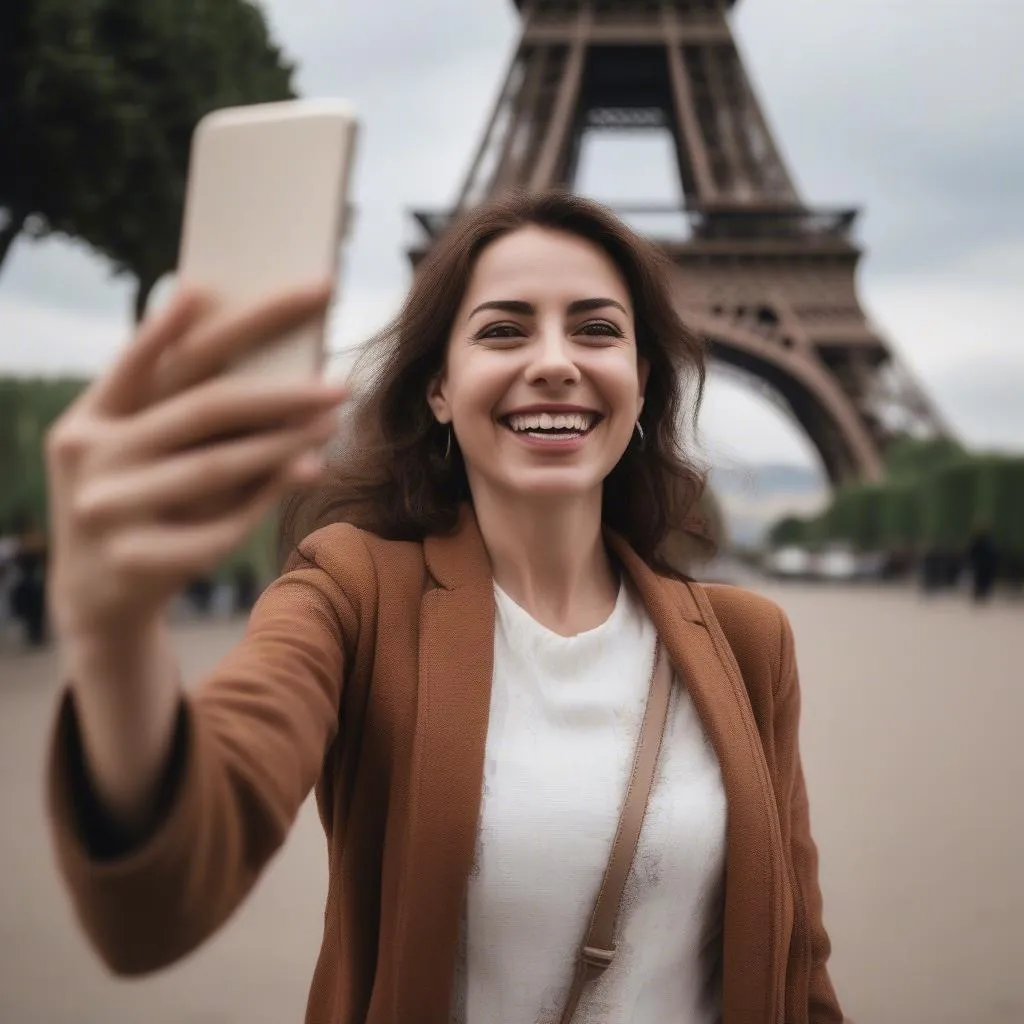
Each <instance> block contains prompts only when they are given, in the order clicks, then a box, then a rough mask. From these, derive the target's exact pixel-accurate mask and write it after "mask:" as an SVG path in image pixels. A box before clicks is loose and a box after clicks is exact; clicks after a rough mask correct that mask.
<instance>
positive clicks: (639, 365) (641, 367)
mask: <svg viewBox="0 0 1024 1024" xmlns="http://www.w3.org/2000/svg"><path fill="white" fill-rule="evenodd" d="M650 376H651V364H650V362H648V361H647V360H646V359H644V358H643V357H642V356H641V357H640V358H639V359H637V362H636V377H637V385H638V388H637V391H638V393H637V403H636V414H637V416H639V415H640V411H641V410H642V409H643V407H644V393H645V392H646V391H647V380H648V378H649V377H650Z"/></svg>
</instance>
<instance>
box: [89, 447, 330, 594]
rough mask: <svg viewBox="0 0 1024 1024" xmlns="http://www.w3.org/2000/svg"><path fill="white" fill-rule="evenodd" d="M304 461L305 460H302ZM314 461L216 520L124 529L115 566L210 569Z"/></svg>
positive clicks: (172, 574) (190, 572)
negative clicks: (125, 530)
mask: <svg viewBox="0 0 1024 1024" xmlns="http://www.w3.org/2000/svg"><path fill="white" fill-rule="evenodd" d="M300 461H301V460H300ZM309 475H310V473H309V467H308V466H307V468H306V469H305V470H300V469H299V468H298V464H290V465H289V466H287V467H285V468H284V469H282V470H281V471H280V472H279V473H278V474H276V475H275V476H274V477H272V478H271V479H270V480H268V481H267V482H266V483H264V484H263V485H262V486H261V487H260V488H259V489H258V490H256V492H255V493H254V494H253V495H252V497H251V498H250V499H249V500H248V501H247V502H246V503H245V504H244V505H242V506H240V507H238V508H236V509H234V510H232V511H231V512H230V513H228V514H227V515H224V516H221V517H219V518H217V519H215V520H212V521H209V522H205V523H196V524H191V523H190V524H185V525H162V524H152V525H146V526H141V527H139V528H137V529H134V530H131V531H128V532H126V533H124V534H122V535H120V536H119V537H118V538H117V540H116V541H115V542H114V543H113V544H112V546H111V548H110V549H109V556H110V559H111V561H112V563H113V565H114V566H115V568H116V569H117V570H118V571H119V572H122V573H125V574H127V575H129V576H132V575H137V576H146V577H149V578H152V577H154V576H160V577H164V578H165V579H171V580H173V581H180V582H182V583H183V582H185V581H186V580H188V579H190V578H191V577H193V576H195V575H197V574H199V573H203V572H207V571H208V570H209V569H210V568H211V566H214V565H216V564H217V563H218V562H219V561H221V559H223V558H224V557H225V556H226V555H228V554H229V553H230V552H231V551H232V550H233V549H234V548H235V547H237V546H238V544H239V543H240V542H241V541H242V540H244V539H245V537H246V536H247V535H248V534H249V533H250V532H251V531H252V530H254V529H255V528H256V527H257V526H258V525H259V524H260V523H261V522H262V521H263V519H264V518H265V517H266V516H267V515H269V513H270V512H271V510H272V509H273V507H274V505H275V504H276V502H277V501H278V500H279V499H280V498H281V496H282V495H283V494H284V493H285V492H286V491H287V490H289V489H290V488H291V487H294V486H295V483H296V478H297V477H302V478H303V479H308V477H309Z"/></svg>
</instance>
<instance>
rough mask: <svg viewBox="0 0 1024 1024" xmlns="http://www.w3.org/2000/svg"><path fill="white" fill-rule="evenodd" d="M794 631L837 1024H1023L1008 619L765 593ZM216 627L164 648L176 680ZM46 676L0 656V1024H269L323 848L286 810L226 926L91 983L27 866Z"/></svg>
mask: <svg viewBox="0 0 1024 1024" xmlns="http://www.w3.org/2000/svg"><path fill="white" fill-rule="evenodd" d="M772 594H773V596H775V597H777V598H778V599H779V600H781V601H782V603H783V604H784V605H785V607H786V608H787V609H788V611H789V613H790V616H791V618H792V620H793V623H794V626H795V628H796V633H797V640H798V645H799V658H800V665H801V671H802V676H803V686H804V726H803V743H804V757H805V764H806V770H807V774H808V778H809V786H810V790H811V800H812V810H813V817H814V823H815V833H816V836H817V839H818V843H819V846H820V848H821V853H822V881H823V886H824V890H825V898H826V917H827V922H828V925H829V929H830V931H831V933H832V937H833V942H834V954H833V975H834V978H835V981H836V985H837V987H838V989H839V991H840V993H841V995H842V997H843V1000H844V1003H845V1008H846V1011H847V1013H848V1014H850V1015H851V1016H852V1017H853V1018H854V1019H855V1020H856V1021H857V1022H858V1024H1018V1022H1024V793H1022V790H1024V668H1022V655H1024V641H1022V640H1021V637H1020V631H1021V629H1022V627H1024V604H1020V603H1018V604H1016V605H1013V604H1004V605H1001V606H996V607H994V608H991V609H988V610H985V611H983V612H976V611H974V610H972V609H971V608H969V607H967V606H966V605H965V604H964V603H963V601H962V600H960V599H958V598H951V599H947V598H943V599H942V600H940V601H938V602H935V603H931V604H925V603H923V602H922V601H921V600H919V599H918V598H917V597H916V596H915V595H912V594H909V593H903V592H892V593H880V592H877V591H867V590H856V589H854V590H827V589H813V588H804V587H787V588H778V589H774V590H772ZM238 632H239V627H238V626H236V625H216V624H214V625H200V626H195V625H193V626H187V627H183V628H181V629H180V630H179V633H178V637H179V642H180V646H181V649H182V652H183V658H184V660H185V662H186V665H187V668H188V671H189V672H190V673H191V674H193V675H194V674H196V673H198V672H199V671H201V669H202V667H203V666H205V665H207V664H209V663H210V661H211V660H212V659H214V658H216V657H217V655H218V654H219V653H220V652H222V651H223V650H225V649H226V648H227V647H228V646H229V645H230V644H231V643H232V642H233V641H234V639H235V638H236V637H237V635H238ZM55 676H56V663H55V659H54V658H53V656H52V655H49V654H42V655H19V654H14V653H10V652H8V653H7V654H6V655H5V654H2V653H0V821H2V822H3V827H2V829H0V869H2V871H0V1022H3V1024H94V1022H95V1024H172V1022H173V1024H234V1022H238V1024H287V1022H297V1021H299V1020H301V1015H302V1008H303V1006H304V1001H305V993H306V986H307V982H308V978H309V974H310V971H311V968H312V963H313V959H314V953H315V950H316V948H317V943H318V935H317V932H318V926H319V922H320V919H321V911H322V903H323V898H324V881H325V879H324V849H323V840H322V837H321V835H320V833H319V830H318V826H317V822H316V817H315V814H314V813H313V812H312V808H311V807H309V806H308V805H307V807H306V808H305V809H304V812H303V814H302V816H301V818H300V820H299V822H298V825H297V827H296V829H295V832H294V834H293V835H292V837H291V839H290V840H289V843H288V845H287V846H286V848H285V850H284V852H283V853H282V855H281V856H280V858H279V859H278V860H277V861H276V862H275V864H274V865H273V867H272V869H271V871H270V872H269V874H268V875H267V877H266V878H265V880H264V882H263V883H262V885H261V886H260V888H259V889H258V891H257V892H256V894H255V895H254V897H253V898H252V899H251V900H250V901H249V903H248V904H247V905H246V906H245V908H244V909H243V910H242V912H241V913H240V914H239V915H238V916H237V918H236V919H235V920H234V921H233V922H232V923H231V925H230V926H229V927H228V928H227V929H226V930H225V931H224V932H223V934H221V935H220V936H219V937H218V938H217V939H215V940H214V941H212V942H211V943H210V944H209V945H208V946H207V947H206V948H204V949H203V950H202V951H200V952H199V953H198V954H196V955H195V956H194V957H192V958H191V959H190V960H189V961H188V962H187V963H185V964H184V965H182V966H180V967H178V968H175V969H173V970H171V971H168V972H165V973H164V974H162V975H160V976H159V977H157V978H152V979H147V980H144V981H142V982H133V983H124V982H117V981H114V980H111V979H110V978H108V977H107V976H106V975H105V974H104V972H103V970H102V969H101V968H100V967H99V966H98V965H97V963H96V962H95V960H94V959H93V958H92V956H91V954H90V953H89V952H88V950H87V949H86V947H85V945H84V943H83V941H82V939H81V938H80V936H79V933H78V932H77V930H76V929H75V927H74V925H73V924H72V921H71V919H70V916H69V912H68V908H67V905H66V903H65V901H64V897H63V894H62V892H61V890H60V889H59V887H58V884H57V881H56V878H55V876H54V873H53V868H52V864H51V860H50V852H49V849H48V847H47V843H46V838H45V833H44V827H43V820H42V810H41V806H42V804H41V759H42V748H43V743H44V738H45V734H46V731H47V728H48V726H49V719H50V716H51V713H52V708H53V704H54V697H55V694H56V678H55Z"/></svg>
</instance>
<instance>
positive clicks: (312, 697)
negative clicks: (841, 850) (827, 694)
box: [49, 510, 843, 1024]
mask: <svg viewBox="0 0 1024 1024" xmlns="http://www.w3.org/2000/svg"><path fill="white" fill-rule="evenodd" d="M608 543H609V546H610V548H611V549H612V551H613V552H614V554H615V555H616V556H617V558H618V559H619V561H620V562H621V565H622V567H623V569H624V571H625V573H626V576H627V578H628V579H629V580H630V581H631V583H632V585H633V586H634V587H635V589H636V591H637V592H638V593H639V595H640V596H641V598H642V599H643V601H644V603H645V605H646V607H647V610H648V613H649V614H650V616H651V618H652V620H653V621H654V623H655V625H656V627H657V630H658V633H659V635H660V636H661V638H662V639H663V641H664V643H665V646H666V648H667V650H668V653H669V654H670V656H671V659H672V662H673V664H674V666H675V669H676V671H677V673H678V675H679V678H680V679H681V680H682V681H683V683H684V685H686V686H688V687H689V688H690V691H691V693H692V695H693V700H694V703H695V705H696V708H697V711H698V712H699V714H700V716H701V719H702V721H703V723H704V727H705V729H706V730H707V733H708V735H709V737H710V740H711V742H712V743H713V745H714V748H715V751H716V752H717V755H718V758H719V761H720V763H721V768H722V775H723V779H724V783H725V789H726V796H727V801H728V809H729V811H728V829H727V862H726V863H727V867H726V887H725V915H724V922H723V940H722V941H723V993H722V996H723V1011H724V1013H723V1017H724V1024H800V1022H808V1024H825V1022H826V1021H841V1020H842V1019H843V1018H842V1014H841V1013H840V1010H839V1007H838V1004H837V1002H836V997H835V994H834V992H833V989H832V985H831V983H830V981H829V977H828V973H827V969H826V960H827V958H828V955H829V940H828V937H827V935H826V933H825V930H824V928H823V926H822V921H821V895H820V891H819V888H818V880H817V853H816V850H815V846H814V843H813V841H812V839H811V835H810V829H809V824H808V809H807V794H806V790H805V788H804V780H803V774H802V771H801V766H800V755H799V748H798V744H797V723H798V715H799V705H800V692H799V688H798V683H797V673H796V665H795V661H794V655H793V639H792V634H791V632H790V628H789V625H788V623H787V621H786V618H785V616H784V614H783V613H782V612H781V611H780V610H779V608H777V607H776V606H775V605H774V604H772V603H771V602H770V601H768V600H766V599H765V598H762V597H759V596H756V595H754V594H750V593H746V592H744V591H742V590H738V589H734V588H729V587H706V588H705V587H700V586H697V585H688V584H684V583H680V582H677V581H674V580H670V579H666V578H664V577H661V576H658V575H656V574H655V573H654V572H653V571H652V570H651V569H650V568H649V567H648V566H647V565H645V564H644V563H643V562H642V561H641V560H640V559H639V558H638V557H637V556H636V554H635V553H634V552H633V551H632V550H631V549H630V548H629V547H628V546H627V545H626V544H624V543H623V542H622V541H621V540H620V539H618V538H616V537H614V536H609V538H608ZM300 551H301V556H300V557H297V558H296V559H294V560H293V562H292V565H291V567H290V569H289V571H287V572H286V573H285V574H284V575H283V576H282V577H281V578H280V579H279V580H278V581H277V582H276V583H274V584H273V585H272V586H271V587H270V588H269V589H268V590H267V592H266V593H265V594H264V596H263V597H262V598H261V600H260V601H259V603H258V604H257V607H256V608H255V610H254V611H253V613H252V618H251V620H250V623H249V627H248V630H247V632H246V636H245V639H244V640H243V641H242V642H241V643H240V644H239V646H238V647H237V648H236V649H235V650H234V651H233V652H231V653H230V654H229V655H228V656H227V657H226V658H225V660H224V661H223V662H222V663H221V665H220V666H219V667H218V668H217V669H216V670H215V671H214V672H213V673H212V675H211V676H210V677H209V678H208V679H207V680H206V681H205V683H204V684H203V685H202V686H201V687H200V688H199V689H198V690H196V691H194V692H192V693H191V694H190V695H189V696H188V697H187V698H186V700H185V701H184V702H183V708H182V713H181V719H180V726H179V730H178V735H177V741H176V748H175V749H176V754H175V757H174V762H175V763H174V765H173V767H172V771H171V774H170V778H169V780H168V793H167V806H166V810H165V813H164V814H163V815H162V818H161V823H160V825H159V826H158V827H157V829H156V831H155V832H154V834H153V835H151V836H150V837H149V838H148V839H147V840H146V842H145V843H144V844H143V845H142V847H141V848H138V849H135V850H133V851H130V852H115V853H113V854H112V852H111V851H110V850H104V849H103V848H102V846H101V845H99V838H98V837H99V835H100V833H101V832H102V829H98V828H97V826H96V823H95V820H94V816H93V813H92V812H91V811H90V795H89V792H88V789H87V784H86V783H83V781H82V779H83V778H84V773H83V772H82V764H81V752H80V747H79V742H78V734H77V730H76V723H75V713H74V707H73V702H72V701H71V700H70V698H68V697H65V699H64V701H63V703H62V705H61V710H60V714H59V717H58V723H57V728H56V733H55V736H54V742H53V748H52V757H51V761H50V772H49V800H50V808H51V817H52V822H53V829H54V835H55V841H56V849H57V853H58V859H59V864H60V868H61V871H62V872H63V875H64V878H65V880H66V882H67V885H68V886H69V888H70V891H71V895H72V897H73V901H74V904H75V907H76V910H77V913H78V916H79V918H80V919H81V922H82V924H83V925H84V928H85V930H86V932H87V933H88V936H89V938H90V940H91V941H92V943H93V945H94V946H95V947H96V949H97V950H98V951H99V953H100V955H101V956H102V958H103V959H104V961H105V962H106V963H107V964H108V965H109V966H110V968H111V969H113V970H114V971H116V972H118V973H121V974H128V975H136V974H143V973H145V972H148V971H153V970H155V969H157V968H159V967H162V966H164V965H166V964H169V963H171V962H172V961H175V960H177V959H179V958H180V957H183V956H185V955H186V954H187V953H188V952H190V951H191V950H193V949H195V948H196V947H197V946H198V945H199V944H200V943H202V942H203V941H204V940H205V939H206V938H207V937H208V936H210V935H211V934H212V933H213V932H215V931H216V930H217V928H218V927H219V926H220V925H221V924H223V922H224V921H225V920H226V919H227V918H228V917H229V916H230V915H231V914H232V912H233V911H234V910H235V908H236V907H238V905H239V903H240V902H241V901H242V900H243V899H244V897H245V896H246V894H247V893H248V892H249V890H250V889H251V887H252V885H253V883H254V882H255V881H256V878H257V876H258V875H259V873H260V872H261V871H262V870H263V868H264V866H265V865H266V864H267V862H268V860H270V858H271V856H272V855H273V854H274V852H275V851H276V850H277V849H278V847H279V846H280V845H281V843H282V841H283V840H284V838H285V836H286V834H287V832H288V829H289V826H290V825H291V823H292V821H293V819H294V818H295V815H296V813H297V812H298V809H299V807H300V805H301V804H302V802H303V801H304V800H305V798H306V796H307V794H308V793H309V791H310V789H311V788H312V787H313V786H314V785H315V786H316V796H317V803H318V806H319V810H320V816H321V820H322V822H323V826H324V829H325V831H326V834H327V843H328V849H329V862H330V884H329V890H328V896H327V909H326V916H325V927H324V938H323V944H322V947H321V953H320V957H319V960H318V962H317V964H316V969H315V973H314V976H313V982H312V988H311V991H310V995H309V1003H308V1007H307V1010H306V1021H307V1024H362V1022H369V1024H398V1022H402V1024H408V1022H416V1024H420V1022H422V1024H448V1021H449V1002H450V999H451V986H452V979H453V966H454V963H455V957H456V944H457V939H458V930H459V923H460V915H461V911H462V908H463V898H464V894H465V889H466V882H467V878H468V874H469V870H470V867H471V863H472V858H473V851H474V843H475V837H476V826H477V819H478V812H479V807H480V796H481V784H482V779H483V761H484V741H485V737H486V733H487V721H488V710H489V697H490V693H489V691H490V681H491V663H492V654H493V633H494V596H493V590H492V578H491V572H490V566H489V562H488V558H487V554H486V550H485V548H484V546H483V543H482V540H481V537H480V533H479V531H478V529H477V527H476V522H475V520H474V518H473V516H472V513H471V512H469V511H468V510H467V511H466V512H465V513H464V515H463V517H462V521H461V524H460V526H459V528H458V530H457V531H456V532H455V533H454V534H452V535H450V536H438V537H431V538H429V539H428V540H427V541H426V542H424V543H422V544H420V543H404V542H403V543H399V542H393V541H390V542H389V541H383V540H381V539H379V538H377V537H374V536H372V535H370V534H367V533H365V532H362V531H360V530H357V529H355V528H354V527H351V526H347V525H335V526H329V527H326V528H324V529H323V530H320V531H318V532H317V533H315V534H314V535H313V536H311V537H310V538H308V539H307V540H306V541H305V542H304V543H303V544H302V546H301V549H300ZM726 637H728V640H727V639H726ZM658 1024H661V1022H658Z"/></svg>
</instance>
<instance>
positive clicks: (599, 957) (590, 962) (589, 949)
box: [580, 946, 615, 971]
mask: <svg viewBox="0 0 1024 1024" xmlns="http://www.w3.org/2000/svg"><path fill="white" fill-rule="evenodd" d="M580 959H581V960H582V961H583V962H584V963H585V964H586V965H587V966H588V967H596V968H597V969H598V970H599V971H603V970H606V969H607V968H609V967H611V965H612V961H613V960H614V959H615V950H614V949H597V948H596V947H595V946H584V947H583V949H582V951H581V952H580Z"/></svg>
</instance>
